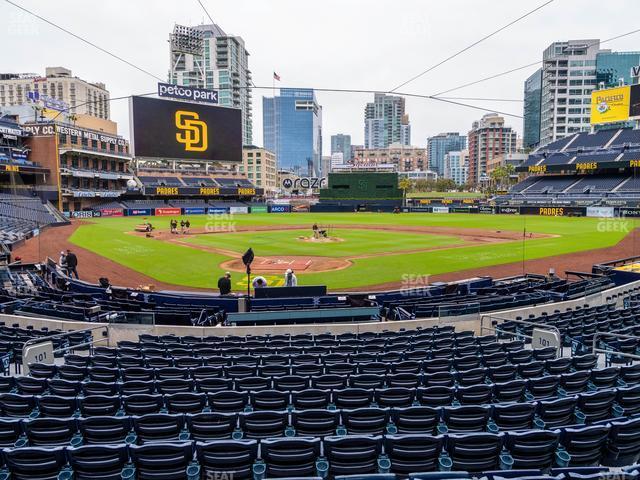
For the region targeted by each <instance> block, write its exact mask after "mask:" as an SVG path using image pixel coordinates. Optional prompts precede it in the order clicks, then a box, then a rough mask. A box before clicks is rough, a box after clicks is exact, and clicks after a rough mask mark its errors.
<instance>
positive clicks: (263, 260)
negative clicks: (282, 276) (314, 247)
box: [252, 257, 313, 273]
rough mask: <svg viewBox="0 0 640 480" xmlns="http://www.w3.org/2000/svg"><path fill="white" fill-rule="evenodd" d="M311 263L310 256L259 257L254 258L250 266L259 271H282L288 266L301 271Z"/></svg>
mask: <svg viewBox="0 0 640 480" xmlns="http://www.w3.org/2000/svg"><path fill="white" fill-rule="evenodd" d="M312 264H313V259H311V258H291V257H259V258H257V259H256V260H254V262H253V265H252V267H253V268H254V269H256V270H259V271H261V272H279V273H282V272H284V271H285V270H287V269H288V268H290V269H292V270H293V271H296V272H302V271H304V270H306V269H307V268H309V267H310V266H311V265H312Z"/></svg>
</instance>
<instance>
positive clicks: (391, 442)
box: [384, 435, 444, 476]
mask: <svg viewBox="0 0 640 480" xmlns="http://www.w3.org/2000/svg"><path fill="white" fill-rule="evenodd" d="M443 445H444V437H443V436H432V435H387V436H386V437H385V439H384V451H385V454H386V455H387V456H388V457H389V460H390V462H391V469H390V470H391V472H392V473H395V474H397V475H402V476H405V475H409V474H410V473H413V472H435V471H437V470H439V468H440V465H439V458H440V455H441V454H442V448H443Z"/></svg>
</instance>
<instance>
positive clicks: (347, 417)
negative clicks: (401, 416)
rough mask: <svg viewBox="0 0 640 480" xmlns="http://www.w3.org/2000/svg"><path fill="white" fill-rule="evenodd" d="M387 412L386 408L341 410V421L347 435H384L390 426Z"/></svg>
mask: <svg viewBox="0 0 640 480" xmlns="http://www.w3.org/2000/svg"><path fill="white" fill-rule="evenodd" d="M389 414H390V412H389V409H388V408H357V409H355V410H342V423H343V425H344V427H345V428H346V430H347V434H349V435H384V434H385V433H386V432H387V427H389V426H390V425H389V422H390V415H389ZM390 433H395V428H394V429H393V431H392V432H390Z"/></svg>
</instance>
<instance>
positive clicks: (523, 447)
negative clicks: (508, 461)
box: [504, 430, 567, 470]
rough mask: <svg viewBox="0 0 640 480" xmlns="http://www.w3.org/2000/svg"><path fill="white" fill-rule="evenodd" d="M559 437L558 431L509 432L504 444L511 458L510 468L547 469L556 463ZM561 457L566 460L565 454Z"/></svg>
mask: <svg viewBox="0 0 640 480" xmlns="http://www.w3.org/2000/svg"><path fill="white" fill-rule="evenodd" d="M559 439H560V435H559V433H558V432H552V431H549V430H535V431H526V432H509V433H507V434H506V436H505V445H504V446H505V448H506V450H507V451H508V452H509V454H510V455H511V457H512V458H513V465H512V468H514V469H525V470H526V469H541V470H547V469H549V468H551V467H553V466H555V465H556V464H557V459H556V450H557V448H558V442H559ZM562 459H563V460H565V461H566V460H567V457H566V455H565V456H564V457H562Z"/></svg>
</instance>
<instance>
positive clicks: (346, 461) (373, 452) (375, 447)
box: [323, 436, 389, 477]
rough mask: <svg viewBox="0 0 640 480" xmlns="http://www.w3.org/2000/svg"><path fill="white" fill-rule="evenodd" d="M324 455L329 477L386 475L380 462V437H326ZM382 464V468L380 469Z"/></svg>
mask: <svg viewBox="0 0 640 480" xmlns="http://www.w3.org/2000/svg"><path fill="white" fill-rule="evenodd" d="M323 443H324V454H325V457H326V459H327V461H328V462H329V472H328V473H329V476H331V477H333V476H336V475H356V474H357V475H363V474H369V473H386V472H385V471H382V472H381V471H380V470H385V468H384V467H387V469H388V468H389V465H388V460H387V465H385V464H384V462H381V460H382V459H381V458H380V456H381V453H382V437H379V436H348V437H326V438H325V439H324V442H323ZM380 463H382V464H383V465H382V467H383V468H380V467H381V465H380Z"/></svg>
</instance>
